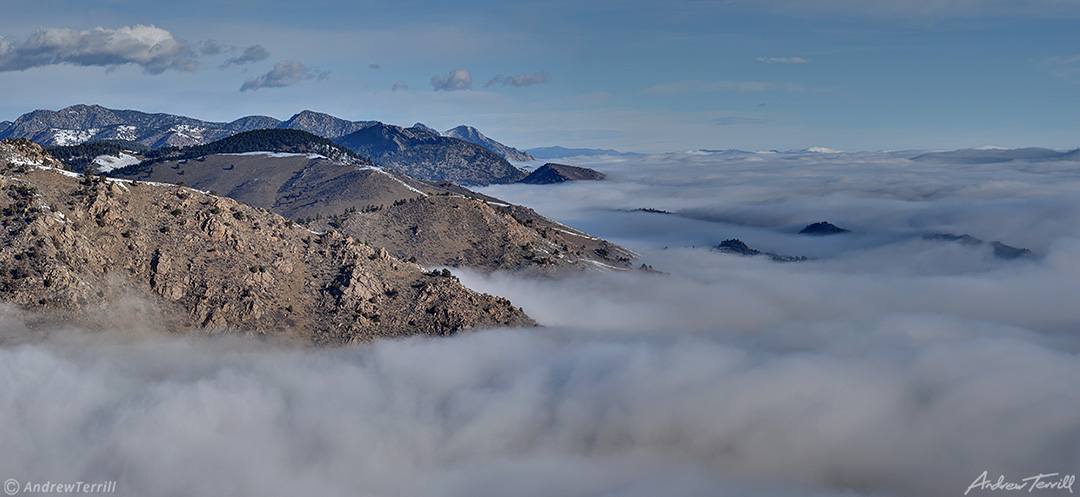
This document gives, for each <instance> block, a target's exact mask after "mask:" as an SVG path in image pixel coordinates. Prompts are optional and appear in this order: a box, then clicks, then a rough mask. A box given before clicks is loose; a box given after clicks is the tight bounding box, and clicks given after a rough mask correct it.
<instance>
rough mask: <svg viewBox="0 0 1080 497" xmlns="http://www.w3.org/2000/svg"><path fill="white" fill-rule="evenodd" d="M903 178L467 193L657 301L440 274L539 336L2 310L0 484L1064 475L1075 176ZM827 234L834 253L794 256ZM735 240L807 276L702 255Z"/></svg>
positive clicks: (977, 169)
mask: <svg viewBox="0 0 1080 497" xmlns="http://www.w3.org/2000/svg"><path fill="white" fill-rule="evenodd" d="M913 155H916V154H904V153H878V154H869V153H860V154H720V153H715V154H708V153H684V154H670V155H657V156H635V157H620V158H610V157H609V158H591V159H584V158H579V159H573V161H574V162H572V163H573V164H575V165H580V166H587V167H592V168H595V169H597V170H600V171H602V172H604V173H606V174H607V175H608V176H609V178H610V181H604V182H574V183H566V184H562V185H553V186H530V185H510V186H492V187H488V188H485V189H482V191H483V192H484V193H487V194H491V195H494V196H497V197H500V198H503V199H506V200H508V201H511V202H515V203H521V204H525V205H528V206H530V207H533V208H535V209H536V210H537V211H538V212H540V213H541V214H544V215H546V216H549V217H552V218H554V219H557V220H559V221H561V222H564V223H566V224H568V225H571V226H574V227H576V228H580V229H583V230H585V231H587V232H589V233H592V234H594V235H596V236H600V237H604V238H606V239H609V240H611V241H613V242H615V243H619V244H621V245H623V246H626V247H628V248H630V249H632V250H634V251H635V252H637V253H638V254H640V256H641V259H640V260H639V261H637V264H641V263H645V264H648V265H650V266H652V267H653V268H655V269H656V271H659V272H646V271H634V272H611V273H598V272H585V273H582V274H579V275H574V276H570V277H566V278H537V277H531V276H524V275H518V274H507V273H495V274H481V273H476V272H471V271H466V270H459V269H455V270H454V273H455V274H456V275H458V276H459V277H460V278H461V280H462V282H463V283H465V284H467V285H468V286H470V287H471V288H474V289H477V290H480V291H485V292H488V293H494V294H498V295H502V296H506V297H508V298H510V299H511V300H512V301H513V302H514V303H515V304H516V305H519V306H522V307H523V308H524V309H525V311H526V312H528V313H529V314H530V315H531V316H532V317H534V318H535V319H536V320H537V321H539V322H540V323H542V324H543V325H545V326H544V327H541V328H534V329H497V330H488V331H483V332H479V333H469V334H463V335H459V336H456V337H452V338H445V339H410V340H399V341H389V340H387V341H379V342H376V343H373V344H368V345H360V346H352V347H342V348H333V349H301V348H287V347H276V346H270V345H265V344H257V343H254V342H252V341H245V340H242V339H224V338H218V339H190V338H178V337H171V336H170V337H162V336H148V335H146V334H144V333H140V332H138V330H137V328H138V326H134V328H136V329H134V330H124V331H118V332H117V333H115V334H100V333H99V334H90V333H84V332H80V331H78V330H72V329H58V330H51V331H45V332H40V331H36V332H33V333H29V332H27V331H26V326H27V324H26V323H25V318H24V317H23V316H21V315H20V314H19V313H18V312H16V311H14V310H12V309H5V310H3V312H2V313H0V319H2V321H3V322H0V329H2V330H3V331H2V333H3V337H2V338H3V340H2V343H3V344H4V345H3V346H2V347H0V355H2V357H0V365H3V366H2V367H0V385H2V387H0V420H3V421H4V422H3V423H0V447H4V448H5V450H2V451H0V468H3V469H4V470H5V471H6V472H7V474H6V475H0V476H4V477H5V478H6V477H7V476H16V475H20V478H25V479H26V480H34V481H45V480H48V479H51V480H52V481H67V480H72V481H75V480H80V479H83V480H86V481H98V480H103V481H104V480H116V481H117V492H118V493H121V494H131V495H148V494H153V495H203V494H213V495H376V496H440V495H445V496H466V495H468V496H538V497H539V496H556V495H557V496H595V495H618V496H642V497H644V496H657V495H702V496H705V495H708V496H714V495H737V496H758V495H772V496H783V495H790V496H856V495H859V496H893V495H919V496H958V495H964V494H965V491H967V490H969V487H971V486H972V484H973V482H975V481H976V480H977V479H978V478H979V476H980V475H981V474H982V473H983V472H984V471H985V472H988V478H989V479H990V480H994V481H996V480H997V479H998V476H999V475H1004V476H1005V479H1006V481H1012V482H1020V481H1021V480H1022V479H1024V478H1028V477H1030V476H1034V475H1039V474H1052V473H1060V474H1061V476H1064V475H1072V474H1076V473H1077V471H1078V468H1080V389H1078V388H1077V386H1076V384H1077V379H1078V378H1080V358H1078V356H1077V353H1078V351H1080V339H1078V337H1080V306H1078V305H1077V297H1078V296H1080V162H1067V161H1062V162H1054V161H1049V162H1024V161H1011V162H996V163H976V164H959V165H957V164H939V163H934V162H931V161H913V160H910V157H912V156H913ZM819 221H828V222H831V223H833V224H835V225H837V226H840V227H842V228H845V229H848V230H851V231H850V232H849V233H844V234H839V235H832V236H807V235H800V234H798V232H799V230H801V229H802V228H803V227H804V226H806V225H808V224H810V223H814V222H819ZM937 235H956V236H959V235H970V237H973V238H974V239H977V240H981V241H982V243H979V242H978V241H974V240H972V239H968V240H967V241H966V242H965V241H963V240H955V239H950V238H948V237H942V236H937ZM733 238H737V239H739V240H741V241H743V242H745V243H746V244H747V245H748V246H749V247H751V248H753V249H757V250H760V251H762V252H771V253H774V254H779V255H782V256H791V257H803V256H805V257H807V260H804V261H801V262H774V261H772V260H770V259H769V258H768V257H766V256H757V257H744V256H740V255H734V254H730V253H724V252H721V251H719V250H715V247H716V246H717V245H718V244H720V243H721V242H723V241H725V240H728V239H733ZM992 242H1000V244H1004V245H1007V246H1009V247H1015V248H1017V249H1020V248H1026V249H1029V250H1030V251H1031V252H1030V254H1029V253H1024V254H1022V255H1020V256H1018V257H1002V256H1001V254H995V246H994V245H993V244H992ZM28 336H31V337H32V338H27V337H28ZM1060 478H1061V477H1060V476H1059V477H1057V479H1059V480H1060ZM1046 480H1047V481H1050V480H1053V478H1051V477H1047V478H1046ZM1025 491H1026V489H1025ZM1065 492H1066V490H1063V489H1057V490H1054V489H1043V490H1036V491H1034V492H1033V493H1035V494H1042V495H1062V494H1064V493H1065ZM994 493H995V492H994V491H992V490H988V489H980V488H975V489H970V493H968V495H991V494H994ZM998 493H1000V492H998Z"/></svg>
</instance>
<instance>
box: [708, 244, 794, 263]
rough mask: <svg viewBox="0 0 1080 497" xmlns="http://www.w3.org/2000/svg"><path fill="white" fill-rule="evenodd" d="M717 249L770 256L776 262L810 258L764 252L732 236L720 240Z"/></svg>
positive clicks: (749, 254) (750, 255)
mask: <svg viewBox="0 0 1080 497" xmlns="http://www.w3.org/2000/svg"><path fill="white" fill-rule="evenodd" d="M716 250H718V251H720V252H723V253H725V254H734V255H741V256H746V257H755V256H764V257H768V258H769V260H771V261H774V262H802V261H807V260H810V259H809V258H808V257H803V256H799V257H793V256H788V255H779V254H774V253H772V252H762V251H760V250H757V249H752V248H750V247H749V246H748V245H746V243H743V241H742V240H739V239H738V238H731V239H728V240H724V241H722V242H720V244H719V245H717V246H716Z"/></svg>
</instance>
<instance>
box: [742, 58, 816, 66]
mask: <svg viewBox="0 0 1080 497" xmlns="http://www.w3.org/2000/svg"><path fill="white" fill-rule="evenodd" d="M754 60H756V61H758V62H764V63H766V64H806V63H808V62H810V61H809V60H806V59H804V58H802V57H758V58H756V59H754Z"/></svg>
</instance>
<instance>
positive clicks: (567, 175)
mask: <svg viewBox="0 0 1080 497" xmlns="http://www.w3.org/2000/svg"><path fill="white" fill-rule="evenodd" d="M604 178H606V176H604V173H601V172H600V171H597V170H595V169H589V168H587V167H577V166H567V165H565V164H555V163H551V162H549V163H547V164H544V165H543V166H540V167H538V168H537V169H536V170H535V171H533V172H532V173H530V174H529V175H528V176H526V177H524V178H522V179H520V180H518V183H527V184H530V185H550V184H553V183H562V182H564V181H595V180H603V179H604Z"/></svg>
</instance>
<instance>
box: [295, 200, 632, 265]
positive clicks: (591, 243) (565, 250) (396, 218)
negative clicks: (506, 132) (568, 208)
mask: <svg viewBox="0 0 1080 497" xmlns="http://www.w3.org/2000/svg"><path fill="white" fill-rule="evenodd" d="M313 227H315V228H316V229H325V228H330V227H336V228H337V229H340V230H341V231H343V232H345V233H350V234H353V235H354V236H356V237H358V238H359V239H361V240H363V241H365V242H366V243H369V244H371V245H373V246H376V247H386V249H387V250H388V251H389V252H390V253H391V254H392V255H394V256H396V257H399V258H401V259H409V260H412V258H415V259H416V260H417V261H419V262H422V263H425V264H433V263H434V264H438V265H447V266H455V267H457V266H465V267H471V268H478V269H484V270H498V269H502V270H528V271H532V270H539V271H551V270H559V269H576V270H627V269H631V268H632V267H633V266H632V265H631V264H630V262H631V260H632V259H635V258H636V257H637V255H636V254H634V253H633V252H631V251H629V250H627V249H625V248H623V247H620V246H618V245H615V244H613V243H610V242H607V241H606V240H602V239H600V238H597V237H594V236H591V235H588V234H586V233H583V232H581V231H578V230H575V229H573V228H570V227H569V226H566V225H563V224H560V223H558V222H556V221H553V220H551V219H548V218H546V217H543V216H541V215H539V214H537V213H536V212H535V211H533V210H532V209H528V208H526V207H521V206H516V205H508V204H501V203H498V202H494V201H482V200H476V199H473V198H469V197H464V196H460V195H456V194H447V193H444V194H441V195H430V196H426V197H417V198H413V199H411V200H407V201H399V202H396V203H394V204H393V205H389V206H386V207H385V208H380V209H375V210H366V211H365V210H361V211H353V212H347V213H343V214H342V215H338V216H333V217H330V218H325V219H322V220H319V221H317V222H316V223H315V224H314V226H313Z"/></svg>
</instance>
